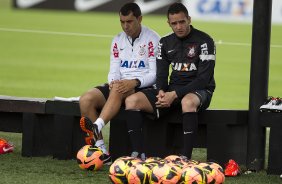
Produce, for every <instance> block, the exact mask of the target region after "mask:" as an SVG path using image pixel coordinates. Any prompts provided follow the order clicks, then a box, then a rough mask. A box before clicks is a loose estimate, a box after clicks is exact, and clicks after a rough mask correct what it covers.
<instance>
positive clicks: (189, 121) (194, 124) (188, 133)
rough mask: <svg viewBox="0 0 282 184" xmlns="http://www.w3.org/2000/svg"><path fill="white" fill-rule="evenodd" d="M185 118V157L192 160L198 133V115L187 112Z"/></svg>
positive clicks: (184, 114)
mask: <svg viewBox="0 0 282 184" xmlns="http://www.w3.org/2000/svg"><path fill="white" fill-rule="evenodd" d="M182 116H183V122H182V124H183V153H182V154H183V155H184V156H186V157H187V158H188V159H191V156H192V151H193V146H194V142H195V141H196V138H197V131H198V113H197V112H186V113H183V114H182Z"/></svg>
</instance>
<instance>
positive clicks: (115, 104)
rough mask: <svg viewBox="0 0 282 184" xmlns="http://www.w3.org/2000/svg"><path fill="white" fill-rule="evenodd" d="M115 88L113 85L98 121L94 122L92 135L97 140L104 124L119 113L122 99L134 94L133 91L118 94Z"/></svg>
mask: <svg viewBox="0 0 282 184" xmlns="http://www.w3.org/2000/svg"><path fill="white" fill-rule="evenodd" d="M116 88H117V86H116V85H115V84H114V85H113V88H112V89H111V90H110V94H109V97H108V99H107V101H106V103H105V105H104V107H103V109H102V111H101V113H100V115H99V117H98V119H97V120H96V121H95V122H94V129H93V134H94V137H95V138H97V136H98V134H99V133H100V132H101V130H102V128H103V127H104V126H105V124H107V123H108V122H109V121H110V120H111V119H112V118H113V117H114V116H115V115H116V114H117V113H118V112H119V110H120V107H121V105H122V103H123V101H124V99H125V98H126V97H127V96H129V95H130V94H133V93H134V92H135V91H134V90H131V91H129V92H127V93H120V92H118V91H117V90H116Z"/></svg>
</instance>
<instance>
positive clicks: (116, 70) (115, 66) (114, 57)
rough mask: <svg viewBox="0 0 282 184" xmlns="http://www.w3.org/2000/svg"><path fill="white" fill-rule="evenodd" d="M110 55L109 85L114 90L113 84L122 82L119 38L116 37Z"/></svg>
mask: <svg viewBox="0 0 282 184" xmlns="http://www.w3.org/2000/svg"><path fill="white" fill-rule="evenodd" d="M110 53H111V55H110V71H109V74H108V83H109V85H110V88H112V85H113V83H114V82H115V81H118V80H120V57H119V43H118V39H117V37H115V38H114V39H113V41H112V44H111V50H110Z"/></svg>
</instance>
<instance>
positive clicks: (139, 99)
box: [125, 92, 153, 113]
mask: <svg viewBox="0 0 282 184" xmlns="http://www.w3.org/2000/svg"><path fill="white" fill-rule="evenodd" d="M125 106H126V109H138V110H141V111H144V112H150V113H151V112H153V107H152V105H151V102H150V101H149V99H148V98H147V96H146V95H145V94H144V93H143V92H137V93H134V94H131V95H130V96H128V97H127V98H126V99H125Z"/></svg>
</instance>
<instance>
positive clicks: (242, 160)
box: [0, 96, 248, 165]
mask: <svg viewBox="0 0 282 184" xmlns="http://www.w3.org/2000/svg"><path fill="white" fill-rule="evenodd" d="M79 118H80V110H79V105H78V103H77V102H66V101H54V100H52V99H35V98H15V97H5V96H0V131H10V132H22V133H23V139H22V155H23V156H48V155H51V156H53V157H54V158H58V159H72V158H75V157H76V153H77V151H78V150H79V149H80V148H81V147H82V146H83V145H84V144H85V143H84V132H82V131H81V129H80V127H79ZM181 118H182V116H181V111H180V110H179V109H178V110H175V111H173V112H172V113H170V115H168V116H166V117H163V118H161V119H159V120H157V121H152V120H151V119H148V118H145V122H144V127H143V129H144V133H145V138H144V141H145V145H146V146H145V149H146V153H147V156H159V157H165V156H167V155H170V154H178V153H181V151H180V150H181V147H182V138H181V137H182V133H181V132H182V131H181V129H182V124H181ZM124 119H125V111H124V109H123V108H121V110H120V112H119V113H118V115H117V116H116V117H115V118H114V119H112V121H111V125H110V138H109V144H110V145H109V150H110V153H111V155H112V157H113V159H116V158H118V157H120V156H124V155H129V154H130V152H131V149H130V143H129V139H128V134H127V128H126V123H125V121H124ZM247 120H248V111H246V110H205V111H203V112H200V113H199V129H198V140H197V143H196V145H195V147H200V148H207V159H208V160H215V161H217V162H219V163H220V164H221V165H223V164H224V163H225V162H227V161H228V160H229V159H235V160H236V161H237V162H238V163H239V164H244V165H245V164H246V155H247V153H246V151H247Z"/></svg>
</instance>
